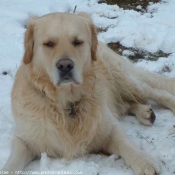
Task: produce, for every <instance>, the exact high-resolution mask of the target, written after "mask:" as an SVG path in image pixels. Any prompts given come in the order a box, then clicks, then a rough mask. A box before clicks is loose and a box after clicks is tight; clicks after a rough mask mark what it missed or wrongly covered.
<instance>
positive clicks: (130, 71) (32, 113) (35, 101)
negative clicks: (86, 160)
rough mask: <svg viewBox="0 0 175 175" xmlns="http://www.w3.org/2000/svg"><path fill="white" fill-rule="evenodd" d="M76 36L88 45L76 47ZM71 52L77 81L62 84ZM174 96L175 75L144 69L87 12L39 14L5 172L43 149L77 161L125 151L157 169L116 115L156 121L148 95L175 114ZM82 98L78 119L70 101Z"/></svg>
mask: <svg viewBox="0 0 175 175" xmlns="http://www.w3.org/2000/svg"><path fill="white" fill-rule="evenodd" d="M76 37H78V38H79V39H81V40H83V44H82V45H81V46H78V47H74V46H72V40H73V39H75V38H76ZM50 40H51V41H53V42H54V47H52V48H47V47H46V46H45V44H43V43H45V42H47V41H50ZM65 55H66V56H67V57H69V58H71V59H72V60H73V61H74V63H75V69H76V70H75V76H76V77H75V78H76V80H77V82H78V83H74V82H73V83H71V84H65V85H59V86H57V85H56V82H57V80H58V79H59V77H58V76H57V73H56V68H55V63H56V61H58V60H59V59H60V58H61V57H63V56H65ZM167 82H168V84H167ZM173 95H175V91H174V79H169V78H165V77H162V76H158V75H154V74H153V73H150V72H144V71H142V70H140V69H139V68H136V67H135V66H134V65H133V64H132V63H130V62H129V61H128V60H125V59H123V58H121V57H120V56H119V55H117V54H116V53H115V52H113V51H112V50H111V49H109V48H108V47H107V46H106V45H104V44H102V43H100V42H98V41H97V36H96V32H95V28H94V26H93V23H92V21H91V19H90V17H89V16H88V15H86V14H80V15H75V14H67V13H54V14H49V15H45V16H43V17H41V18H37V17H36V18H32V19H31V21H30V23H29V26H28V29H27V31H26V34H25V54H24V58H23V63H22V64H21V66H20V68H19V70H18V72H17V74H16V78H15V83H14V86H13V90H12V109H13V115H14V119H15V132H14V136H13V142H12V152H11V155H10V157H9V159H8V161H7V163H6V165H5V166H4V168H3V170H8V171H15V170H16V171H17V170H22V169H23V168H24V167H25V166H26V165H27V164H28V163H29V162H31V161H32V160H33V159H35V158H37V157H40V155H41V153H43V152H46V153H47V155H48V156H49V157H64V158H66V159H72V158H74V157H77V156H81V155H84V154H87V153H92V152H99V151H105V152H108V153H110V154H118V155H120V156H121V157H123V158H124V160H125V161H126V163H127V165H128V166H130V167H131V168H132V169H133V171H134V172H135V174H136V175H155V174H157V173H159V166H158V165H157V163H156V162H155V161H154V160H153V158H152V157H150V156H148V155H146V154H145V153H144V152H142V151H140V150H139V149H138V148H136V146H135V145H134V144H133V143H132V142H131V141H130V140H129V139H128V137H127V135H126V134H125V132H124V131H123V129H122V128H121V126H120V124H119V122H118V119H117V118H119V117H120V116H122V115H123V114H126V113H128V112H130V111H132V112H133V113H135V114H136V117H137V118H138V119H139V121H140V122H142V123H143V124H146V125H149V124H150V123H149V122H148V118H149V115H148V117H147V113H146V114H145V111H147V107H148V105H146V101H147V100H148V99H152V100H155V101H156V102H158V103H160V104H161V105H163V106H165V107H168V108H170V109H171V110H172V111H173V112H175V111H174V106H175V97H174V96H173ZM77 101H78V106H77V113H76V116H73V117H72V116H70V115H69V112H70V111H69V110H68V106H67V105H68V103H69V102H77ZM145 116H146V117H145Z"/></svg>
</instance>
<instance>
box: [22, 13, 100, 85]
mask: <svg viewBox="0 0 175 175" xmlns="http://www.w3.org/2000/svg"><path fill="white" fill-rule="evenodd" d="M96 48H97V36H96V30H95V27H94V25H93V23H92V20H91V18H90V17H89V15H87V14H84V13H82V14H79V15H76V14H67V13H53V14H48V15H45V16H42V17H40V18H38V17H33V18H31V19H30V21H29V24H28V29H27V31H26V33H25V53H24V57H23V62H24V64H31V63H32V64H33V65H34V66H36V67H38V68H41V69H42V70H43V71H45V73H46V74H47V75H48V76H49V77H50V79H51V81H52V82H53V84H54V85H55V86H61V85H68V84H81V83H82V82H83V74H84V73H85V72H86V71H88V69H89V68H90V66H91V64H92V62H93V61H96Z"/></svg>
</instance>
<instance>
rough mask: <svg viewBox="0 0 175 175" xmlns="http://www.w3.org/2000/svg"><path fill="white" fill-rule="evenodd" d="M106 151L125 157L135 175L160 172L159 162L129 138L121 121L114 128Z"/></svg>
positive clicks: (149, 174) (154, 174) (148, 174)
mask: <svg viewBox="0 0 175 175" xmlns="http://www.w3.org/2000/svg"><path fill="white" fill-rule="evenodd" d="M106 151H108V152H109V153H110V154H117V155H119V156H121V157H123V158H124V160H125V162H126V164H127V165H128V166H130V167H131V168H132V169H133V170H134V172H135V175H157V174H158V173H159V167H158V165H157V163H156V162H155V161H154V160H153V158H152V157H151V156H148V155H147V154H145V153H144V152H142V151H140V150H139V149H138V148H137V147H136V146H135V145H134V144H133V143H132V142H131V140H129V139H128V137H127V135H126V134H125V132H124V131H123V129H122V128H121V126H120V125H119V123H117V124H116V126H115V127H114V128H113V130H112V133H111V137H110V140H109V142H108V145H107V150H106Z"/></svg>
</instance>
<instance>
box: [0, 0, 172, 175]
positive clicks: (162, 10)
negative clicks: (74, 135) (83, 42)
mask: <svg viewBox="0 0 175 175" xmlns="http://www.w3.org/2000/svg"><path fill="white" fill-rule="evenodd" d="M75 5H77V10H76V12H77V13H79V12H87V13H89V14H91V15H92V18H93V20H94V23H95V25H96V26H97V27H100V28H107V27H109V28H108V30H107V31H106V32H103V33H100V34H99V35H98V37H99V39H100V40H101V41H103V42H105V43H109V42H111V41H112V42H120V43H121V44H122V45H123V46H126V47H133V48H137V49H144V50H146V51H149V52H152V53H154V52H157V51H159V50H161V51H163V52H166V53H171V54H170V56H169V57H168V58H159V60H158V61H156V62H154V61H146V60H143V61H140V62H138V63H137V65H138V66H141V67H143V68H144V69H148V70H150V71H154V72H158V73H161V74H165V75H166V76H172V77H175V0H162V1H161V2H160V3H157V4H152V3H150V6H149V7H148V11H147V13H144V14H141V13H140V12H136V11H133V10H123V9H121V8H119V7H118V6H117V5H115V6H110V5H106V4H98V3H97V0H64V1H61V0H42V1H36V0H25V1H24V0H0V169H1V168H2V167H3V165H4V164H5V162H6V160H7V158H8V156H9V154H10V140H11V136H12V133H13V128H14V122H13V118H12V113H11V107H10V93H11V88H12V85H13V81H14V76H15V73H16V71H17V69H18V66H19V64H20V62H21V58H22V55H23V34H24V32H25V25H26V21H27V19H28V17H29V16H30V15H39V16H41V15H44V14H46V13H51V12H72V11H73V10H74V7H75ZM124 53H125V54H126V53H129V54H130V52H128V51H125V52H124ZM166 66H168V70H169V71H164V70H165V67H166ZM6 73H7V74H6ZM152 105H153V108H154V110H155V113H156V115H157V120H156V122H155V124H154V125H153V126H151V127H146V126H143V125H141V124H139V122H138V121H137V120H136V119H135V118H133V117H125V118H124V119H122V121H121V122H122V125H123V126H124V128H125V129H126V132H127V133H128V135H129V136H130V137H131V139H132V140H133V141H134V142H135V143H136V144H137V146H138V147H139V148H140V149H142V150H144V151H145V152H148V153H149V154H151V155H152V156H154V157H155V158H156V159H157V161H158V162H159V165H160V167H161V174H162V175H173V174H175V127H174V125H175V116H174V115H173V114H172V113H171V111H169V110H167V109H163V108H161V107H159V106H157V105H156V104H155V103H153V102H152ZM25 170H45V171H51V170H54V171H60V173H62V174H63V173H64V172H63V171H66V172H67V173H74V172H75V174H81V172H82V174H83V175H114V174H115V175H116V174H117V175H133V172H132V170H131V169H130V168H128V167H127V166H126V165H125V163H124V161H123V159H121V158H118V157H117V156H116V155H112V156H104V155H87V156H84V157H81V158H78V159H75V160H72V161H70V162H65V161H64V160H60V159H48V158H47V156H46V155H45V154H42V158H41V160H37V161H34V162H32V163H31V164H29V165H28V166H27V167H26V169H25ZM61 171H62V172H61Z"/></svg>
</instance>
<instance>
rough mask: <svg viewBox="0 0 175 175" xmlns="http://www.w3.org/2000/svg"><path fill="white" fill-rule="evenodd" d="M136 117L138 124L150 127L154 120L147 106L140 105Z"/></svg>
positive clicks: (150, 109)
mask: <svg viewBox="0 0 175 175" xmlns="http://www.w3.org/2000/svg"><path fill="white" fill-rule="evenodd" d="M136 117H137V119H138V120H139V121H140V123H142V124H144V125H152V124H153V123H154V122H155V120H156V115H155V113H154V111H153V110H152V108H151V106H147V105H142V108H141V109H140V110H139V111H138V113H137V115H136Z"/></svg>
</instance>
